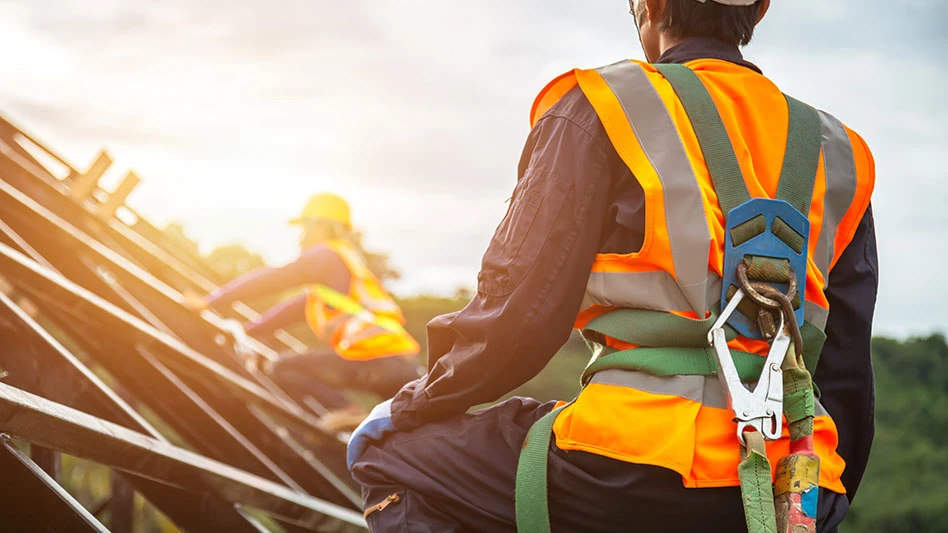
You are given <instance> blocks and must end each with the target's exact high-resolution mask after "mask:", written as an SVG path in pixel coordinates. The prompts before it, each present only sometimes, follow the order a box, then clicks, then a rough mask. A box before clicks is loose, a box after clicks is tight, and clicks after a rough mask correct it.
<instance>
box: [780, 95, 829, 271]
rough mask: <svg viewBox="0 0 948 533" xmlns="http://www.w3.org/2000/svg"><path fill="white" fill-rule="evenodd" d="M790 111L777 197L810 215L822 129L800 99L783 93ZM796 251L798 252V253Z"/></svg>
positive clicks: (809, 108) (812, 113)
mask: <svg viewBox="0 0 948 533" xmlns="http://www.w3.org/2000/svg"><path fill="white" fill-rule="evenodd" d="M784 97H785V98H786V99H787V108H788V110H789V112H790V125H789V129H788V130H787V149H786V152H785V153H784V157H783V168H782V169H781V171H780V182H779V184H778V185H777V199H779V200H785V201H786V202H788V203H789V204H790V205H792V206H793V207H795V208H797V210H798V211H800V212H801V213H803V216H808V215H809V214H810V201H811V200H812V199H813V186H814V184H815V183H816V172H817V169H818V168H819V165H820V150H821V149H822V142H823V128H822V126H821V125H820V115H819V113H817V111H816V110H815V109H813V108H812V107H810V106H808V105H806V104H804V103H803V102H801V101H799V100H797V99H795V98H792V97H790V96H787V95H784ZM797 253H799V251H798V252H797Z"/></svg>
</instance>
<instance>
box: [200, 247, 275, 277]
mask: <svg viewBox="0 0 948 533" xmlns="http://www.w3.org/2000/svg"><path fill="white" fill-rule="evenodd" d="M205 259H206V261H207V262H208V264H209V265H210V266H211V268H213V269H214V270H215V271H216V272H219V273H220V274H221V276H222V277H223V278H224V279H227V280H232V279H234V278H237V277H238V276H242V275H244V274H246V273H248V272H250V271H252V270H256V269H258V268H260V267H263V266H266V263H265V262H264V261H263V257H261V256H260V255H259V254H255V253H253V252H251V251H250V250H248V249H247V248H246V247H244V245H243V244H230V245H227V246H219V247H217V248H215V249H214V250H212V251H211V253H209V254H208V255H207V257H206V258H205Z"/></svg>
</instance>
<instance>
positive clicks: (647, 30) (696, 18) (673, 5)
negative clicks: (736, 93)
mask: <svg viewBox="0 0 948 533" xmlns="http://www.w3.org/2000/svg"><path fill="white" fill-rule="evenodd" d="M629 7H630V9H631V11H632V14H633V16H634V17H635V22H636V26H637V27H638V31H639V38H640V39H641V41H642V49H643V50H645V57H646V58H647V59H648V60H649V61H656V60H657V59H658V58H659V57H660V56H661V55H662V53H663V52H664V51H665V50H667V49H668V48H670V47H672V46H674V45H675V44H676V43H678V42H680V41H681V40H682V39H685V38H688V37H708V38H711V39H716V40H718V41H722V42H725V43H728V44H733V45H735V46H743V45H745V44H747V43H749V42H750V40H751V37H752V36H753V35H754V27H756V26H757V23H758V22H760V21H761V19H763V18H764V15H766V14H767V10H768V9H769V8H770V0H629Z"/></svg>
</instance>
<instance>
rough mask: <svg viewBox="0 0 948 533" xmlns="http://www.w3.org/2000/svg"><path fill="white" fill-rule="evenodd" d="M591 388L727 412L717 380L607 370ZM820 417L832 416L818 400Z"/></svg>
mask: <svg viewBox="0 0 948 533" xmlns="http://www.w3.org/2000/svg"><path fill="white" fill-rule="evenodd" d="M589 383H590V384H598V385H615V386H617V387H629V388H632V389H638V390H640V391H643V392H650V393H652V394H664V395H667V396H678V397H680V398H685V399H686V400H691V401H693V402H698V403H700V404H702V405H704V406H706V407H714V408H716V409H727V408H728V407H727V399H726V398H725V396H724V389H722V388H721V382H720V380H719V379H718V378H717V377H716V376H671V377H660V376H653V375H651V374H646V373H645V372H635V371H631V370H603V371H602V372H597V373H596V375H594V376H593V377H592V379H590V380H589ZM814 403H815V405H816V416H829V413H827V411H826V409H825V408H824V407H823V404H821V403H820V401H819V400H815V402H814Z"/></svg>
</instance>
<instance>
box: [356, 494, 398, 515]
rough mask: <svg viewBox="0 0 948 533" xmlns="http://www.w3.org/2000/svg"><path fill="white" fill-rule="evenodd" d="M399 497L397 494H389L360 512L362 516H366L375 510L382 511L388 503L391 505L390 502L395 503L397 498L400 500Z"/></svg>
mask: <svg viewBox="0 0 948 533" xmlns="http://www.w3.org/2000/svg"><path fill="white" fill-rule="evenodd" d="M401 499H402V498H401V496H399V495H398V494H392V495H390V496H389V497H387V498H385V499H384V500H382V501H381V503H378V504H376V505H373V506H372V507H369V508H368V509H366V510H365V512H364V513H362V516H364V517H365V518H368V517H369V515H371V514H372V513H374V512H376V511H384V510H385V508H386V507H388V506H389V505H391V504H393V503H395V502H397V501H398V500H401Z"/></svg>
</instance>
